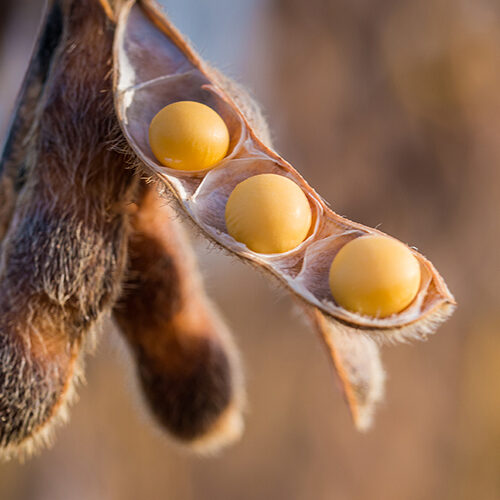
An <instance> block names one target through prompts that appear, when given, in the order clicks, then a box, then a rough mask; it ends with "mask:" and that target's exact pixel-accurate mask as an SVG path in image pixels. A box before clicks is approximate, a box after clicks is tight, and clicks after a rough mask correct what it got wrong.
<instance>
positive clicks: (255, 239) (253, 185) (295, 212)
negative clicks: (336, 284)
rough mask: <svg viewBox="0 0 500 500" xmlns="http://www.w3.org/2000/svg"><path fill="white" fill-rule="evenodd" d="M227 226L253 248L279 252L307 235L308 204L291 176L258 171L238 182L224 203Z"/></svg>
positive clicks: (256, 250) (229, 230)
mask: <svg viewBox="0 0 500 500" xmlns="http://www.w3.org/2000/svg"><path fill="white" fill-rule="evenodd" d="M225 215H226V227H227V230H228V233H229V234H230V235H231V236H232V237H233V238H234V239H235V240H237V241H240V242H241V243H244V244H245V245H246V246H247V247H248V248H250V249H251V250H253V251H254V252H259V253H282V252H287V251H288V250H292V249H293V248H295V247H296V246H298V245H299V244H300V243H301V242H302V241H304V239H305V238H306V237H307V234H308V232H309V228H310V227H311V219H312V216H311V206H310V205H309V201H308V200H307V197H306V195H305V194H304V192H303V191H302V189H301V188H300V187H299V186H298V185H297V184H296V183H295V182H293V181H292V180H291V179H289V178H287V177H283V176H282V175H275V174H260V175H255V176H253V177H250V178H248V179H246V180H244V181H243V182H240V183H239V184H238V185H237V186H236V187H235V188H234V190H233V192H232V193H231V195H230V196H229V199H228V201H227V205H226V214H225Z"/></svg>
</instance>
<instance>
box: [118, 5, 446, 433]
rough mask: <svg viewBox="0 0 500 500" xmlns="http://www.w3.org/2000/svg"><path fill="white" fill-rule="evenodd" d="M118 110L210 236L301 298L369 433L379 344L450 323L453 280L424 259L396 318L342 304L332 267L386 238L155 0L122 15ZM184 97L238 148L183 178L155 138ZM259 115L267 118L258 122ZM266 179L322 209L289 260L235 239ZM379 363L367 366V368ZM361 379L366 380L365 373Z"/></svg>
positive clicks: (155, 176)
mask: <svg viewBox="0 0 500 500" xmlns="http://www.w3.org/2000/svg"><path fill="white" fill-rule="evenodd" d="M114 71H115V75H114V86H115V107H116V112H117V116H118V120H119V122H120V125H121V127H122V131H123V133H124V135H125V137H126V139H127V141H128V143H129V145H130V146H131V148H132V149H133V151H134V152H135V154H136V155H137V158H138V159H139V162H140V168H141V169H142V172H143V173H144V174H145V175H146V176H147V177H149V178H151V179H152V180H154V181H156V182H157V183H159V184H160V185H161V186H162V187H163V188H164V195H165V197H171V196H172V195H173V197H174V198H175V199H176V200H177V202H178V203H179V205H180V208H181V211H182V212H183V213H184V215H186V216H187V217H188V218H189V219H191V221H192V222H194V224H195V225H196V226H197V227H198V228H199V230H200V231H201V233H202V234H203V235H204V236H206V237H207V238H208V239H210V240H211V241H213V242H215V243H216V244H217V245H220V246H221V247H223V248H224V249H225V250H227V251H228V252H230V253H232V254H234V255H236V256H237V257H240V258H242V259H245V260H246V261H249V262H250V263H252V264H253V265H254V266H255V267H257V268H258V269H260V270H263V271H265V272H267V274H268V275H271V276H273V277H274V278H277V279H278V280H279V282H280V283H281V284H282V285H283V286H284V287H285V288H286V289H287V290H288V291H290V292H291V293H292V294H293V295H294V296H295V297H297V298H298V299H299V301H300V302H301V304H302V305H303V306H304V307H305V309H306V313H307V315H308V316H309V317H310V318H311V320H312V322H313V324H314V326H315V327H316V329H317V330H318V331H319V332H320V334H321V336H322V338H323V339H324V340H325V342H326V345H327V347H328V350H329V353H330V355H331V357H332V359H333V361H334V364H335V367H336V369H337V372H338V373H339V374H340V377H341V380H342V382H343V386H344V390H345V393H346V398H347V400H348V403H349V405H350V408H351V412H352V414H353V417H354V419H355V421H356V423H357V426H358V427H359V428H367V427H368V426H369V423H370V422H371V414H372V413H373V407H374V405H375V404H376V402H377V401H379V400H380V398H381V394H382V392H383V390H382V387H383V371H382V368H381V363H380V358H379V352H378V347H377V343H380V342H396V341H405V340H408V339H424V338H426V336H427V335H429V334H431V333H433V332H434V331H435V329H436V327H437V326H438V325H439V324H440V323H442V322H443V321H444V320H446V319H447V318H448V317H449V316H450V315H451V313H452V312H453V309H454V307H455V300H454V298H453V296H452V294H451V293H450V291H449V290H448V288H447V286H446V284H445V282H444V280H443V278H442V277H441V276H440V274H439V273H438V272H437V270H436V269H435V267H434V266H433V265H432V264H431V262H429V260H427V259H426V258H425V257H424V256H423V255H422V254H420V253H419V252H417V251H416V250H415V249H414V248H410V250H411V252H412V253H413V255H414V256H415V257H416V258H417V260H418V261H419V263H420V268H421V274H422V280H421V284H420V289H419V292H418V294H417V296H416V298H415V300H414V301H413V302H412V304H410V305H409V306H408V307H407V308H406V309H405V310H404V311H402V312H400V313H398V314H394V315H392V316H390V317H388V318H376V317H368V316H363V315H360V314H356V313H353V312H350V311H347V310H345V309H344V308H342V307H340V306H339V305H337V304H336V303H335V301H334V300H333V297H332V296H331V292H330V288H329V283H328V270H329V267H330V264H331V262H332V260H333V258H334V257H335V255H336V253H337V252H338V251H339V250H340V249H341V248H342V246H343V245H345V244H346V243H347V242H349V241H350V240H352V239H354V238H356V237H359V236H363V235H367V234H383V233H381V232H380V231H378V230H377V229H373V228H370V227H367V226H364V225H361V224H358V223H355V222H352V221H349V220H348V219H346V218H344V217H341V216H339V215H337V214H336V213H335V212H334V211H333V210H331V209H330V208H329V207H328V205H327V203H326V202H325V201H324V200H323V199H322V198H321V197H320V196H319V195H318V194H317V193H316V192H315V191H314V189H313V188H312V187H311V186H310V185H309V184H308V183H307V182H306V180H305V179H304V178H303V177H302V176H301V175H300V174H299V173H298V172H297V171H296V170H295V169H294V168H293V167H292V166H291V165H290V164H289V163H288V162H287V161H286V160H285V159H283V158H282V157H281V156H280V155H279V154H278V153H276V151H274V150H273V149H272V147H271V145H270V143H269V139H268V133H267V129H266V128H265V127H263V128H262V131H261V130H260V123H261V120H260V119H259V116H260V115H259V114H258V113H256V111H255V107H254V106H252V105H251V104H249V101H248V100H247V99H246V98H245V97H244V95H242V94H240V92H239V89H238V88H235V87H234V86H231V85H228V82H227V80H225V79H224V78H223V77H222V76H221V75H220V74H219V73H218V72H216V71H214V70H213V69H212V68H210V67H209V66H208V65H207V64H206V63H205V62H204V61H202V59H201V58H200V57H199V56H198V55H197V54H196V52H195V51H194V50H193V48H192V47H191V46H190V44H189V43H188V42H187V41H186V39H185V38H184V37H183V36H182V35H181V34H180V33H179V32H178V31H177V29H176V28H175V27H174V26H173V25H172V24H171V23H170V21H169V20H168V19H167V17H166V16H165V15H164V13H163V12H162V11H161V9H160V8H159V6H158V5H157V4H156V3H155V2H154V1H152V0H141V1H134V0H131V1H129V2H128V3H126V4H125V5H124V7H123V8H122V9H121V12H120V16H119V18H118V23H117V30H116V38H115V46H114ZM178 100H194V101H198V102H202V103H204V104H207V105H209V106H210V107H212V108H213V109H215V110H216V111H217V112H218V113H219V114H220V115H221V116H222V118H223V119H224V121H225V122H226V125H227V126H228V128H229V131H230V136H231V142H230V147H229V152H228V155H227V156H226V157H225V158H224V159H223V160H222V161H221V162H220V163H219V164H217V165H216V166H215V167H214V168H213V169H211V170H208V171H197V172H182V171H177V170H173V169H169V168H167V167H164V166H163V165H161V164H159V162H157V160H156V159H155V157H154V155H153V154H152V151H151V148H150V146H149V142H148V128H149V124H150V122H151V120H152V118H153V117H154V115H155V114H156V113H157V112H158V111H159V110H160V109H162V108H163V107H164V106H166V105H168V104H170V103H171V102H175V101H178ZM256 117H257V118H256ZM261 173H275V174H279V175H284V176H286V177H289V178H290V179H292V180H293V181H294V182H296V183H297V184H298V185H299V186H300V187H301V188H302V189H303V191H304V193H305V194H306V196H307V198H308V200H309V202H310V205H311V210H312V213H313V223H312V226H311V231H310V234H309V235H308V237H307V238H306V240H305V241H304V242H303V243H301V244H300V245H299V246H298V247H297V248H295V249H293V250H291V251H289V252H285V253H282V254H268V255H266V254H258V253H255V252H252V251H251V250H249V249H248V248H247V247H246V246H245V245H244V244H242V243H239V242H237V241H235V240H234V239H233V238H232V237H231V236H229V234H228V233H227V229H226V227H225V221H224V211H225V204H226V201H227V198H228V197H229V195H230V193H231V192H232V190H233V189H234V187H235V186H236V185H237V184H238V183H239V182H241V181H243V180H244V179H246V178H248V177H250V176H252V175H256V174H261ZM367 366H369V368H368V369H367V368H366V367H367ZM360 373H362V374H363V375H362V376H361V378H359V377H360Z"/></svg>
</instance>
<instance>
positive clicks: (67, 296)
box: [0, 0, 135, 458]
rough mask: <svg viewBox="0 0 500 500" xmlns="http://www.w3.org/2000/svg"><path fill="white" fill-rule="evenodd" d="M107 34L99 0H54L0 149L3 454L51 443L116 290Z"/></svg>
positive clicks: (120, 239) (121, 187) (115, 160)
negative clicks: (1, 196) (4, 196)
mask: <svg viewBox="0 0 500 500" xmlns="http://www.w3.org/2000/svg"><path fill="white" fill-rule="evenodd" d="M113 32H114V26H113V25H112V24H111V23H110V21H109V19H108V18H107V17H106V16H105V14H104V11H103V9H102V6H101V4H100V3H99V2H97V1H95V0H92V1H88V2H80V1H77V0H54V1H51V2H49V9H48V11H47V17H46V19H45V23H44V31H43V32H42V34H41V37H40V39H39V41H38V45H37V48H36V51H35V55H34V58H33V60H32V62H31V65H30V69H29V70H28V74H27V79H26V82H25V85H24V86H23V89H22V92H21V96H20V99H19V102H18V106H17V110H16V114H15V118H14V120H13V122H12V127H11V131H10V133H9V136H8V140H7V143H6V147H5V148H4V152H3V154H2V182H1V184H2V190H3V192H4V193H5V192H6V191H7V190H8V188H5V186H9V185H10V186H11V195H12V196H11V201H12V203H10V208H9V210H7V211H6V213H5V214H4V216H5V217H4V221H3V222H4V224H3V225H4V226H5V227H6V232H5V237H4V241H3V242H2V247H1V251H2V259H1V264H0V311H1V314H0V332H1V335H0V338H1V342H0V344H1V345H0V353H1V360H2V363H1V367H0V448H1V455H2V458H9V457H10V456H13V455H15V456H18V457H23V456H25V455H26V454H29V453H31V452H33V451H34V450H35V449H36V448H37V445H39V444H45V443H47V442H48V441H50V438H51V435H52V430H53V428H54V424H55V423H58V422H60V421H61V420H64V419H65V418H66V416H67V406H68V403H69V402H71V400H72V398H73V396H74V383H75V381H77V380H78V379H79V376H80V374H81V360H82V352H83V350H82V349H81V348H82V346H85V345H88V344H89V338H91V337H89V333H91V332H92V330H93V327H94V326H95V325H96V323H97V321H98V320H99V319H100V318H101V317H102V314H103V313H104V312H106V311H107V310H109V309H110V307H111V306H112V305H113V303H114V302H115V301H116V299H117V296H118V292H119V291H120V285H121V281H122V277H123V271H124V268H125V264H126V240H127V232H128V222H127V219H128V214H127V210H126V202H127V200H130V199H131V198H132V196H133V192H134V189H135V188H134V186H135V178H134V175H133V173H132V172H131V171H130V170H127V169H125V168H124V166H123V165H124V157H123V155H121V154H119V153H118V152H116V151H114V150H113V149H112V148H110V144H116V143H118V142H119V140H120V137H121V134H120V130H119V127H118V124H117V122H116V118H115V116H114V113H113V100H112V92H111V81H110V77H111V71H110V70H111V67H110V65H111V60H110V57H109V55H110V53H111V48H112V42H113ZM89 68H92V70H91V71H89ZM96 179H98V180H99V182H98V183H96V181H95V180H96ZM7 201H8V200H7ZM11 212H13V215H12V218H11V219H10V216H9V215H10V213H11Z"/></svg>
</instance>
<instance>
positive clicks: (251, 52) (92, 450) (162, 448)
mask: <svg viewBox="0 0 500 500" xmlns="http://www.w3.org/2000/svg"><path fill="white" fill-rule="evenodd" d="M163 3H164V5H165V7H166V8H167V11H168V13H169V14H170V16H171V17H172V18H173V20H174V22H175V23H176V24H177V25H178V27H179V28H180V29H181V30H182V31H183V32H184V33H186V34H187V35H188V36H189V37H190V38H191V40H192V41H193V42H194V44H195V46H196V47H197V49H198V50H199V51H200V53H201V55H202V56H203V57H204V58H206V59H208V60H209V61H211V62H212V63H215V64H216V65H217V66H218V67H219V68H220V69H222V70H223V71H225V72H226V73H228V74H229V75H230V76H232V77H235V78H236V79H237V80H238V81H240V82H242V83H244V84H245V85H247V86H248V87H249V89H250V90H251V91H252V93H253V94H254V95H255V96H256V97H257V98H258V100H259V101H260V102H261V103H262V105H263V108H264V111H265V114H266V116H267V117H268V119H269V122H270V124H271V128H272V131H273V134H274V140H275V145H276V148H277V150H278V151H280V152H281V153H282V154H283V155H284V156H285V157H286V158H287V159H288V160H289V161H290V162H291V163H292V164H294V165H295V167H296V168H297V169H298V170H299V171H300V172H301V173H302V174H303V175H304V176H305V177H306V178H307V179H308V181H309V182H310V183H311V184H312V185H313V186H316V187H317V188H318V191H319V193H320V194H321V195H322V196H323V197H325V198H326V199H327V200H329V202H330V203H331V206H332V207H333V209H334V210H335V211H336V212H337V213H340V214H343V215H346V216H347V217H349V218H350V219H353V220H356V221H359V222H362V223H364V224H367V225H369V226H379V227H380V228H381V229H382V230H383V231H385V232H388V233H390V234H392V235H394V236H397V237H398V238H400V239H401V240H403V241H405V242H408V243H409V244H411V245H415V246H417V247H418V248H419V250H420V251H422V252H423V253H424V254H425V255H426V256H428V257H429V258H430V259H431V260H432V261H433V263H434V264H435V265H436V266H437V268H438V269H439V270H440V271H441V273H442V274H443V276H444V277H445V279H446V280H447V282H448V285H449V286H450V288H451V290H452V292H454V294H455V296H456V298H457V300H458V303H459V308H458V310H457V312H456V313H455V315H454V316H453V317H452V319H451V320H450V321H448V322H447V323H446V324H445V325H444V326H443V327H442V328H440V330H439V331H438V333H437V335H435V336H434V337H432V338H430V339H429V341H428V342H425V343H415V344H413V345H399V346H393V347H386V348H384V350H383V359H384V362H385V365H386V369H387V372H388V380H387V390H386V400H385V402H384V403H383V404H382V405H381V407H380V409H379V412H378V414H377V418H376V423H375V426H374V428H373V430H371V431H370V432H369V433H368V434H366V435H361V434H358V433H357V432H356V431H355V430H354V428H353V426H352V424H351V422H350V417H349V413H348V410H347V407H346V405H345V403H344V401H343V398H342V395H341V393H340V391H339V390H338V384H337V382H336V380H335V377H334V374H333V370H332V368H331V366H330V363H329V359H328V356H327V354H326V352H324V350H323V348H322V345H321V344H320V343H319V341H318V339H317V338H316V336H315V334H314V332H312V331H311V330H310V329H308V327H307V325H305V324H303V323H302V322H301V321H300V320H298V314H297V311H295V310H294V306H293V303H292V301H291V299H290V298H289V297H288V296H285V295H284V293H282V292H280V291H278V290H275V289H272V288H271V287H270V286H269V284H268V282H267V280H265V279H264V278H262V277H261V276H259V275H257V274H256V273H255V272H254V271H252V269H251V268H250V267H248V266H244V265H242V264H240V263H238V262H236V261H235V260H234V259H229V258H227V257H225V256H222V255H218V254H217V253H216V252H214V251H208V250H207V248H206V246H205V244H204V242H203V241H196V242H195V244H196V247H197V250H198V254H199V257H200V262H201V265H202V268H203V269H204V275H205V279H206V286H207V288H208V290H209V291H210V295H211V296H212V297H213V298H214V300H215V301H216V302H217V303H218V305H219V306H220V308H221V309H222V310H223V311H224V312H225V316H226V318H227V321H228V323H229V325H230V326H231V328H232V330H233V332H234V334H235V336H236V338H237V342H238V344H239V347H240V349H241V352H242V356H243V359H244V364H245V369H246V370H245V371H246V378H247V389H248V399H249V410H248V413H247V416H246V432H245V434H244V436H243V439H242V440H241V442H239V443H238V444H236V445H235V446H233V447H232V448H230V449H228V450H226V451H225V452H223V453H222V454H221V455H220V456H217V457H214V458H205V459H200V458H196V457H193V456H190V455H189V454H186V453H185V452H184V451H182V450H180V449H179V448H177V447H176V446H175V445H173V444H172V443H171V442H169V441H168V439H166V438H165V437H164V436H163V434H162V433H161V432H160V431H159V430H158V429H157V428H155V427H154V425H153V424H152V422H151V420H150V418H149V416H148V415H147V414H146V411H145V410H144V409H143V407H142V405H141V400H140V396H139V394H138V391H137V389H136V385H135V380H134V373H133V368H132V366H131V363H130V359H129V357H128V353H127V351H126V348H125V346H124V345H123V343H122V342H121V340H120V339H119V338H118V335H117V333H116V332H115V331H114V330H113V327H112V325H107V327H106V329H105V331H104V332H103V334H102V338H101V341H100V344H99V347H98V349H97V352H96V354H95V355H94V356H93V357H91V358H89V360H88V366H87V385H86V386H85V387H82V388H81V389H80V391H79V392H80V401H79V403H78V404H77V405H76V406H75V407H74V408H73V410H72V419H71V422H70V424H69V425H67V426H65V427H64V428H62V429H60V430H59V432H58V434H57V441H56V443H55V446H54V447H53V448H52V449H51V450H48V451H44V452H43V453H42V454H41V455H40V456H38V457H36V458H34V459H33V460H31V461H29V462H27V463H26V464H25V465H23V466H21V465H18V464H16V463H9V464H6V465H0V498H1V499H2V500H3V499H5V500H11V499H12V500H22V499H36V500H42V499H43V500H60V499H61V500H62V499H72V500H79V499H82V500H87V499H105V500H108V499H109V500H115V499H116V500H122V499H123V500H128V499H131V500H132V499H134V500H135V499H146V500H149V499H160V498H161V499H163V498H165V499H175V500H177V499H179V500H191V499H220V500H226V499H239V500H257V499H266V500H267V499H276V500H281V499H283V500H285V499H286V500H306V499H307V500H310V499H314V500H331V499H335V500H343V499H346V500H351V499H355V500H358V499H359V500H365V499H370V500H373V499H405V500H411V499H415V500H416V499H440V500H443V499H445V500H446V499H454V500H462V499H464V500H466V499H467V500H468V499H480V500H494V499H497V500H498V499H499V498H500V334H499V330H500V308H499V304H498V298H499V297H500V258H499V257H500V256H499V248H500V230H499V222H498V220H499V215H500V213H499V209H500V118H499V116H500V92H499V89H500V5H499V4H498V2H494V1H493V0H420V1H419V2H415V1H414V0H377V1H373V0H308V1H307V2H304V1H302V0H238V1H237V2H236V1H234V0H212V1H210V2H208V1H206V2H200V1H199V0H164V1H163ZM9 6H10V8H9ZM41 10H42V5H41V2H39V1H34V0H16V1H15V2H10V1H7V0H0V30H1V31H0V136H1V137H3V136H4V134H5V132H6V129H7V126H8V118H9V114H10V111H11V109H12V107H13V105H14V100H15V97H16V93H17V91H18V88H19V86H20V83H21V80H22V77H23V73H24V70H25V68H26V65H27V62H28V58H29V55H30V50H31V46H32V43H33V41H34V37H35V34H36V28H37V23H38V21H39V19H40V16H41ZM242 284H244V286H242Z"/></svg>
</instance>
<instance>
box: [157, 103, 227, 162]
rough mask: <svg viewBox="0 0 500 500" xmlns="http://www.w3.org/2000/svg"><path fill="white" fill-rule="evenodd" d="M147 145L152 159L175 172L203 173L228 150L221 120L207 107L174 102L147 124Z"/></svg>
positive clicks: (223, 124) (224, 129) (224, 128)
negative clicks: (153, 156)
mask: <svg viewBox="0 0 500 500" xmlns="http://www.w3.org/2000/svg"><path fill="white" fill-rule="evenodd" d="M149 144H150V146H151V150H152V151H153V154H154V155H155V157H156V159H157V160H158V161H159V162H160V163H161V164H162V165H165V166H166V167H170V168H175V169H177V170H206V169H209V168H211V167H213V166H214V165H215V164H216V163H218V162H219V161H221V160H222V159H223V158H224V156H226V154H227V150H228V147H229V131H228V129H227V126H226V124H225V123H224V120H223V119H222V118H221V117H220V116H219V115H218V114H217V113H216V112H215V111H214V110H213V109H212V108H210V107H208V106H206V105H205V104H201V103H199V102H194V101H178V102H174V103H172V104H169V105H168V106H166V107H164V108H163V109H162V110H161V111H159V112H158V113H157V114H156V116H155V117H154V118H153V120H152V121H151V124H150V126H149Z"/></svg>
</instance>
